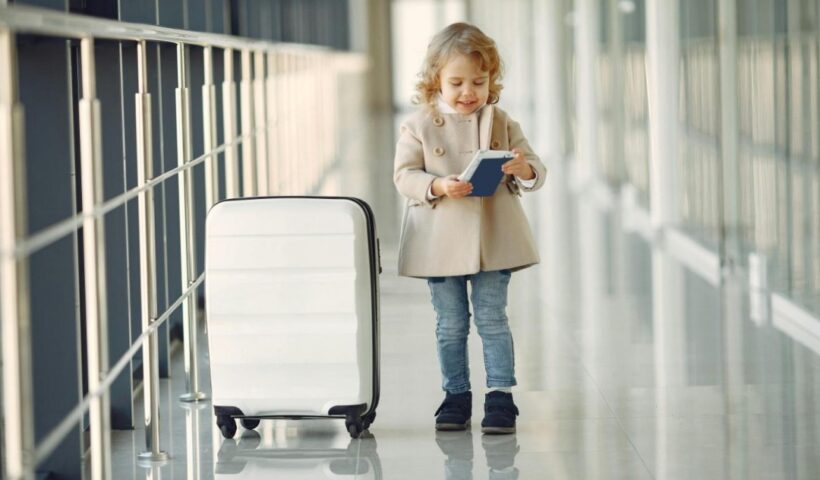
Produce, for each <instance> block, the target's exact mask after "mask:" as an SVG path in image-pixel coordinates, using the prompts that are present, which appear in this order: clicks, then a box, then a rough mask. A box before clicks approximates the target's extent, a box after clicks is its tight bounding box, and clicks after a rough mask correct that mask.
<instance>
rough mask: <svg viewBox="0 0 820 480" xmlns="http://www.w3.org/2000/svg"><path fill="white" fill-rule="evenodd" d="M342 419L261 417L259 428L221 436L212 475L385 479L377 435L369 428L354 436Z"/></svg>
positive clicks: (227, 478) (230, 477) (229, 478)
mask: <svg viewBox="0 0 820 480" xmlns="http://www.w3.org/2000/svg"><path fill="white" fill-rule="evenodd" d="M336 423H338V422H333V421H325V420H315V421H313V420H308V421H301V422H285V421H276V422H271V421H267V422H266V421H263V422H262V424H260V426H259V427H258V430H259V431H257V430H244V431H242V432H241V435H239V436H238V437H237V438H236V439H233V438H232V439H227V440H222V444H221V446H220V447H219V450H218V451H217V453H216V455H215V457H214V478H215V479H224V480H235V479H269V478H287V479H289V480H290V479H294V480H295V479H302V478H304V479H314V480H316V479H323V478H332V479H340V478H356V479H373V480H381V479H382V478H384V476H383V473H382V467H381V461H380V460H379V453H378V448H377V443H376V438H375V437H374V436H373V435H372V434H371V433H370V432H365V433H364V434H362V436H361V438H359V439H351V438H350V437H349V436H348V435H347V432H343V431H341V430H340V429H339V427H338V425H335V424H336Z"/></svg>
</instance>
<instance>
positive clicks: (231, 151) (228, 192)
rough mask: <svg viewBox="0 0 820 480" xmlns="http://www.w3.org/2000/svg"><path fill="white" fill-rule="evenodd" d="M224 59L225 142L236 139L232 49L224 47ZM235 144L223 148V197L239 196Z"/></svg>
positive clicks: (223, 117)
mask: <svg viewBox="0 0 820 480" xmlns="http://www.w3.org/2000/svg"><path fill="white" fill-rule="evenodd" d="M224 54H225V60H224V61H223V63H222V65H223V70H224V74H225V81H224V82H222V121H223V125H222V128H223V133H224V141H225V143H228V142H232V141H234V140H235V139H236V135H237V133H236V83H235V82H234V81H233V69H234V65H233V56H234V53H233V50H232V49H230V48H226V49H225V51H224ZM237 152H238V149H237V146H236V145H231V146H229V147H226V148H225V197H226V198H236V197H238V196H239V169H238V165H237V164H236V160H237Z"/></svg>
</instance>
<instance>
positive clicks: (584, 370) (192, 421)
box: [113, 152, 820, 480]
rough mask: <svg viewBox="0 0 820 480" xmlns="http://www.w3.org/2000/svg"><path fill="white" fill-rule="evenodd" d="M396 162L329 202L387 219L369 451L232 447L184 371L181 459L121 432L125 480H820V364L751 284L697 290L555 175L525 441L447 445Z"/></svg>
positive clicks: (319, 435) (363, 446)
mask: <svg viewBox="0 0 820 480" xmlns="http://www.w3.org/2000/svg"><path fill="white" fill-rule="evenodd" d="M354 153H355V152H354ZM353 156H355V155H353ZM383 163H386V164H387V165H384V164H379V165H372V166H370V167H368V166H357V165H352V164H351V165H342V167H340V170H339V172H337V177H341V176H342V175H344V178H337V179H336V180H329V181H330V182H336V183H330V184H329V185H335V186H332V187H329V189H328V191H327V193H333V194H338V193H342V194H351V195H358V196H362V197H364V198H365V199H367V200H368V201H369V202H370V203H371V204H372V205H374V207H375V209H376V212H377V216H378V217H379V227H380V233H381V237H382V247H383V265H384V273H383V274H382V277H381V288H382V290H381V301H382V318H381V325H382V337H381V345H382V356H381V367H382V374H381V379H382V392H381V403H380V405H379V409H378V418H377V419H376V421H375V423H374V425H373V426H372V428H371V432H370V434H369V435H366V438H363V439H361V440H350V438H349V437H348V436H347V434H346V432H345V431H344V426H343V423H342V422H336V421H301V422H296V421H290V422H285V421H276V422H274V421H266V422H262V425H261V426H260V427H259V429H258V432H251V431H244V432H243V431H242V430H241V429H240V432H239V433H238V434H237V438H236V439H235V440H227V441H226V440H223V439H222V438H221V437H220V435H219V432H218V430H217V429H216V428H215V426H214V421H213V417H212V413H211V406H210V404H209V403H207V402H204V403H202V404H201V405H186V404H182V403H180V402H179V401H178V400H177V399H178V397H179V395H180V394H182V393H183V391H184V388H185V385H184V376H183V370H182V359H181V355H179V354H177V355H176V357H175V362H174V371H173V378H172V380H163V382H162V383H163V385H162V426H163V431H162V448H163V449H164V450H166V451H167V452H168V453H169V454H170V456H171V459H170V461H169V462H168V463H166V464H164V465H154V466H149V467H143V466H140V465H139V464H138V460H137V454H138V453H139V451H140V450H141V449H142V448H143V446H144V432H143V431H142V430H141V429H139V428H138V429H137V430H136V431H133V432H114V435H113V448H114V477H115V478H117V479H125V478H186V479H190V480H199V479H211V478H218V479H240V478H241V479H269V478H283V479H301V478H305V479H325V478H362V479H364V478H373V479H391V480H392V479H414V480H415V479H487V478H490V479H514V478H521V479H534V478H555V479H649V478H657V479H691V478H698V479H814V478H820V454H818V452H820V358H818V356H817V354H815V353H814V352H813V351H811V350H810V349H808V348H806V347H804V346H803V344H802V343H801V342H799V341H796V340H794V339H793V338H792V337H790V336H788V335H786V334H784V333H782V332H781V331H780V330H779V329H778V328H775V327H773V326H772V325H771V322H770V321H767V319H766V318H765V315H764V316H763V317H761V316H759V315H752V314H751V313H750V304H751V301H750V300H751V299H752V298H751V297H750V295H749V293H748V291H747V289H746V288H745V285H746V284H747V283H748V282H747V281H745V280H744V279H743V278H742V277H738V278H734V277H732V276H729V277H727V278H725V281H724V282H723V284H722V286H721V287H715V286H713V285H711V284H710V283H709V282H707V281H706V280H704V279H702V278H701V277H700V276H698V275H696V274H694V273H691V272H690V271H689V270H687V269H686V268H685V267H683V266H682V265H681V264H679V263H678V262H677V261H676V260H675V259H674V258H673V257H672V256H670V255H669V254H667V253H666V252H665V251H664V249H663V248H661V247H654V246H652V245H650V244H648V243H647V242H646V241H644V240H643V239H642V237H640V236H639V235H637V234H634V233H629V232H627V230H625V228H624V222H623V221H622V216H621V214H620V212H619V211H618V210H617V208H601V207H600V206H596V205H597V204H600V203H601V202H600V201H595V202H593V203H587V201H586V200H580V199H583V198H585V196H580V197H577V196H574V195H571V194H569V193H567V191H566V189H565V188H564V187H563V185H565V184H566V179H565V178H563V175H562V174H561V172H560V170H561V169H560V168H558V167H560V166H552V167H553V168H552V171H553V173H552V174H551V177H550V179H549V183H548V186H547V188H546V189H545V190H543V191H541V192H539V193H537V194H535V198H536V200H534V201H530V203H529V204H528V213H529V214H530V217H531V218H532V219H533V226H534V230H535V232H536V236H537V237H538V241H539V243H540V245H541V247H540V249H541V252H542V255H543V262H542V264H541V265H540V266H538V267H536V268H532V269H529V270H526V271H523V272H520V273H516V274H515V275H514V276H513V280H512V284H511V289H510V292H511V293H510V307H509V315H510V319H511V325H512V329H513V334H514V337H515V348H516V352H515V353H516V362H517V377H518V382H519V385H518V386H517V387H516V388H515V389H514V395H515V399H516V402H517V403H518V406H519V407H520V410H521V416H520V417H519V425H518V433H517V434H516V435H509V436H484V435H482V434H481V433H480V429H479V428H478V427H477V426H474V427H473V429H472V431H468V432H466V433H463V432H462V433H446V434H445V433H436V432H435V431H434V429H433V411H435V409H436V407H437V406H438V403H439V402H440V400H441V396H442V394H441V392H440V389H439V383H440V379H439V373H438V365H437V360H436V353H435V343H434V322H435V320H434V315H433V312H432V308H431V306H430V301H429V291H428V290H427V286H426V284H425V282H423V281H419V280H414V279H406V278H399V277H398V276H397V274H396V239H397V236H398V224H399V222H398V220H397V218H398V217H397V216H398V215H400V206H399V200H398V199H397V197H396V196H395V193H394V192H393V189H392V185H391V183H390V176H389V175H390V165H389V159H388V160H387V161H386V162H383ZM342 185H345V186H346V187H345V188H342V187H341V186H342ZM539 196H540V197H539ZM752 317H755V318H756V319H755V320H753V319H752ZM202 345H203V347H202V348H201V363H200V368H201V374H202V377H203V389H204V390H205V391H206V392H207V390H208V385H209V383H208V355H207V349H206V347H205V345H206V343H205V342H204V341H203V343H202ZM470 356H471V359H472V376H473V378H472V381H473V385H474V389H475V393H476V395H475V397H474V398H475V404H474V411H475V412H477V417H478V418H474V420H475V423H476V424H477V423H478V421H479V420H480V415H481V412H482V400H483V393H484V390H485V389H484V388H483V385H484V372H483V366H482V364H481V358H482V355H481V345H480V341H479V340H478V339H477V336H476V334H475V329H474V328H473V332H472V333H471V340H470ZM141 408H142V407H141V406H137V412H141V411H142V410H141Z"/></svg>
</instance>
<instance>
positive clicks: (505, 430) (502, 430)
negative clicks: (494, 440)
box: [481, 427, 515, 435]
mask: <svg viewBox="0 0 820 480" xmlns="http://www.w3.org/2000/svg"><path fill="white" fill-rule="evenodd" d="M481 433H488V434H490V435H503V434H509V433H515V427H481Z"/></svg>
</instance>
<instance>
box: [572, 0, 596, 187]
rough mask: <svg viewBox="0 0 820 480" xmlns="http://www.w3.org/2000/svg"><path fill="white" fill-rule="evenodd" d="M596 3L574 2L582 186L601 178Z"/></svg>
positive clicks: (579, 158)
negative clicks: (599, 164)
mask: <svg viewBox="0 0 820 480" xmlns="http://www.w3.org/2000/svg"><path fill="white" fill-rule="evenodd" d="M599 6H600V5H599V2H598V1H597V0H575V19H576V25H575V50H576V56H575V58H576V71H577V78H578V80H577V87H576V98H575V108H576V116H577V119H578V130H577V131H578V137H577V139H576V151H577V167H578V170H577V172H578V178H577V180H578V181H579V184H580V185H584V184H586V183H587V182H589V181H591V180H594V179H596V178H597V177H598V172H599V168H598V163H597V162H598V155H597V151H598V135H597V132H598V107H597V94H596V92H597V88H596V79H597V68H596V66H597V65H596V62H597V61H598V15H599V13H600V12H599V10H598V8H599Z"/></svg>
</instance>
